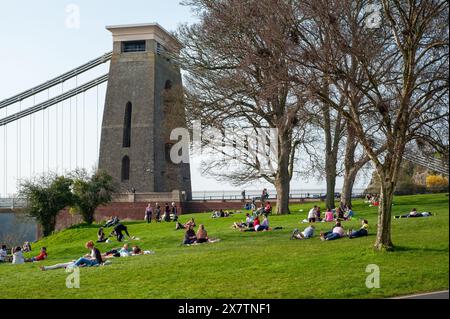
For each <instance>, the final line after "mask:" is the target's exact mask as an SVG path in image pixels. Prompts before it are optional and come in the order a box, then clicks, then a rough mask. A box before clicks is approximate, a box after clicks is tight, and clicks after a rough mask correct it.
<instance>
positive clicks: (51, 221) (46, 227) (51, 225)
mask: <svg viewBox="0 0 450 319" xmlns="http://www.w3.org/2000/svg"><path fill="white" fill-rule="evenodd" d="M41 226H42V234H43V235H44V237H47V236H50V235H51V234H52V232H53V231H54V230H55V226H56V217H49V218H48V219H46V220H42V221H41Z"/></svg>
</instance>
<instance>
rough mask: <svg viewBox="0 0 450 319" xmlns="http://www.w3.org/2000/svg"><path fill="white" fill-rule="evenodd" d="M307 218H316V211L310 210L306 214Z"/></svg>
mask: <svg viewBox="0 0 450 319" xmlns="http://www.w3.org/2000/svg"><path fill="white" fill-rule="evenodd" d="M308 218H316V209H315V208H311V210H310V211H309V213H308Z"/></svg>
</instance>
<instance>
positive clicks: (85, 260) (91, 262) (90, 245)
mask: <svg viewBox="0 0 450 319" xmlns="http://www.w3.org/2000/svg"><path fill="white" fill-rule="evenodd" d="M85 247H86V248H87V249H89V250H90V251H91V253H90V254H86V255H84V257H81V258H78V260H77V261H75V263H74V265H75V266H77V267H79V266H80V265H86V266H87V267H92V266H98V265H101V264H102V263H103V259H102V255H101V253H100V251H99V250H98V249H97V248H96V247H95V245H94V242H93V241H92V240H90V241H88V242H87V243H86V245H85Z"/></svg>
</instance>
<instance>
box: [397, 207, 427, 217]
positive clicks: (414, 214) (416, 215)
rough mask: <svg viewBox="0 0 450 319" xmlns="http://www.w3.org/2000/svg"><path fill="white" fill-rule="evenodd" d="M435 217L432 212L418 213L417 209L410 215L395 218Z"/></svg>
mask: <svg viewBox="0 0 450 319" xmlns="http://www.w3.org/2000/svg"><path fill="white" fill-rule="evenodd" d="M428 216H433V215H432V214H431V213H430V212H423V213H418V212H417V209H415V208H413V209H412V211H411V212H410V213H409V214H405V215H398V216H394V218H413V217H428Z"/></svg>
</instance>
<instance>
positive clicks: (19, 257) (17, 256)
mask: <svg viewBox="0 0 450 319" xmlns="http://www.w3.org/2000/svg"><path fill="white" fill-rule="evenodd" d="M12 263H13V264H16V265H19V264H23V263H25V259H24V258H23V254H22V251H16V252H15V253H14V254H13V261H12Z"/></svg>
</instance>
